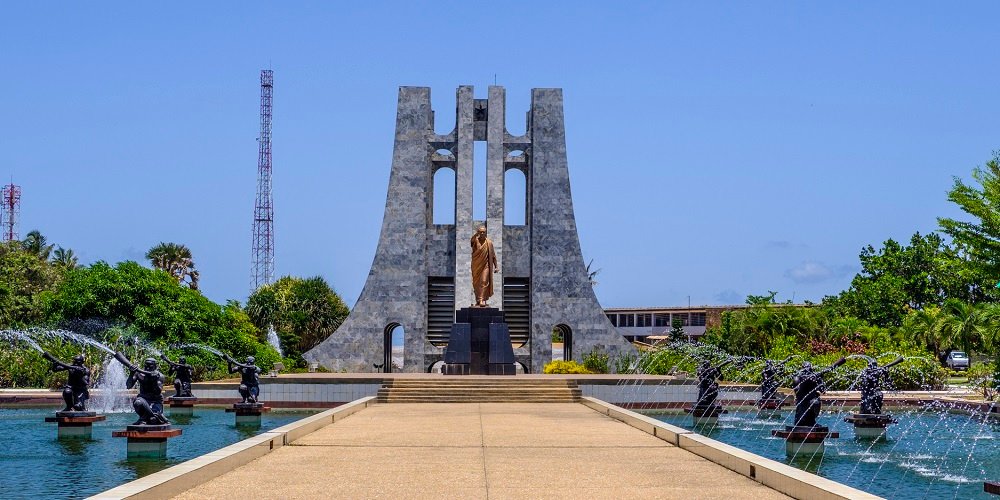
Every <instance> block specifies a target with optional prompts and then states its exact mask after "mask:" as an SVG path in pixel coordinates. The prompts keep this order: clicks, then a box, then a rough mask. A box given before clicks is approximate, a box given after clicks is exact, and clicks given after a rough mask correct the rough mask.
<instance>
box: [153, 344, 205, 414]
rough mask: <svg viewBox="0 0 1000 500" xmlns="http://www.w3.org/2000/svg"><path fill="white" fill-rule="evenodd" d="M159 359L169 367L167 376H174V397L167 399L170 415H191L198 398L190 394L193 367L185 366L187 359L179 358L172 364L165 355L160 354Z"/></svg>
mask: <svg viewBox="0 0 1000 500" xmlns="http://www.w3.org/2000/svg"><path fill="white" fill-rule="evenodd" d="M160 359H162V360H163V361H164V362H166V363H167V365H168V366H169V367H170V368H169V370H167V375H174V376H175V378H174V395H173V396H170V397H169V398H168V402H169V403H170V414H171V415H191V414H192V413H194V404H195V402H197V401H198V398H196V397H195V396H194V394H192V393H191V377H192V375H193V374H194V367H192V366H191V365H189V364H187V358H185V357H184V356H181V357H180V358H178V359H177V362H176V363H175V362H173V361H171V360H170V358H168V357H167V355H166V354H162V353H161V354H160Z"/></svg>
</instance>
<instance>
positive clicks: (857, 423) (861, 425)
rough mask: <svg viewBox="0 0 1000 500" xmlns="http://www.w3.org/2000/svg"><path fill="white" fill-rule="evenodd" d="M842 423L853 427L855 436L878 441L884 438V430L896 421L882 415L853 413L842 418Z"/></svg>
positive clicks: (889, 416) (890, 416)
mask: <svg viewBox="0 0 1000 500" xmlns="http://www.w3.org/2000/svg"><path fill="white" fill-rule="evenodd" d="M844 422H848V423H850V424H852V425H854V435H855V436H857V437H864V438H876V439H878V438H881V437H884V436H885V428H886V427H888V426H889V425H891V424H895V423H896V422H897V420H896V419H894V418H892V415H886V414H884V413H855V414H853V415H851V416H850V417H846V418H844Z"/></svg>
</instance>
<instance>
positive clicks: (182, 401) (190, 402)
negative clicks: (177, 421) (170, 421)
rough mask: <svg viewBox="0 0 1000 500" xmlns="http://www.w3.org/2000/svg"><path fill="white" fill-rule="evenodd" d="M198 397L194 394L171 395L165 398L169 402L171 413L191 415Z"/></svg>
mask: <svg viewBox="0 0 1000 500" xmlns="http://www.w3.org/2000/svg"><path fill="white" fill-rule="evenodd" d="M197 401H198V398H196V397H194V396H180V397H171V398H170V399H168V400H167V402H168V403H169V404H170V414H171V415H192V414H194V404H195V403H196V402H197Z"/></svg>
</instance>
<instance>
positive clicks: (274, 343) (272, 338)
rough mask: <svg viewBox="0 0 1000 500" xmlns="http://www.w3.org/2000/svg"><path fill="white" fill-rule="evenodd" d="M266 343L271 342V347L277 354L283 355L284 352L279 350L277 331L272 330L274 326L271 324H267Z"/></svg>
mask: <svg viewBox="0 0 1000 500" xmlns="http://www.w3.org/2000/svg"><path fill="white" fill-rule="evenodd" d="M267 343H268V344H271V347H273V348H274V350H275V351H278V355H279V356H281V357H285V353H284V352H282V350H281V340H280V339H278V332H276V331H274V327H273V326H271V325H267Z"/></svg>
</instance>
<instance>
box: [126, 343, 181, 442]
mask: <svg viewBox="0 0 1000 500" xmlns="http://www.w3.org/2000/svg"><path fill="white" fill-rule="evenodd" d="M115 359H117V360H118V362H120V363H121V364H122V365H124V366H126V367H128V369H129V377H128V380H127V381H126V387H128V388H129V389H131V388H132V387H134V386H135V385H136V384H137V383H138V384H139V395H138V396H136V398H135V401H134V402H133V403H132V406H133V407H134V408H135V412H136V414H137V415H138V416H139V419H138V420H136V421H135V423H133V424H132V425H129V426H127V427H126V428H125V430H124V431H115V432H113V433H112V434H111V435H112V437H124V438H127V439H128V444H127V448H126V449H127V453H128V456H129V457H155V458H162V457H165V456H166V454H167V439H169V438H173V437H177V436H180V435H181V432H182V431H181V430H180V429H172V428H171V426H170V421H169V420H167V419H166V417H164V416H163V381H164V378H165V377H164V376H163V374H162V373H160V371H159V369H157V364H156V360H155V359H154V358H147V359H146V361H145V362H143V368H142V369H140V368H139V367H138V366H136V365H134V364H132V363H131V362H130V361H129V360H128V358H127V357H125V355H124V354H122V353H120V352H116V353H115Z"/></svg>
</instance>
